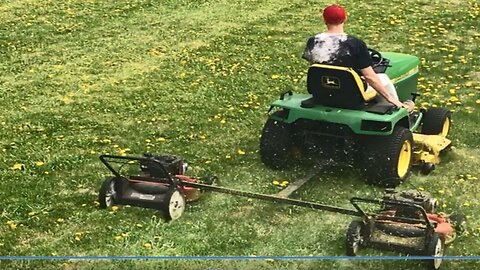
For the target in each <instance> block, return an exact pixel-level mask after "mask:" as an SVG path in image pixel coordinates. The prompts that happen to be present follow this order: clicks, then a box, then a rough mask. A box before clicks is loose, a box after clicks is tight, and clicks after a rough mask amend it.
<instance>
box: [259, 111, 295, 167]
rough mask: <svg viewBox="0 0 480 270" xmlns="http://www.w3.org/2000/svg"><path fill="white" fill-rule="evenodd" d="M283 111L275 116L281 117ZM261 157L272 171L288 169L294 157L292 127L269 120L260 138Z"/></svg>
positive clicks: (274, 114)
mask: <svg viewBox="0 0 480 270" xmlns="http://www.w3.org/2000/svg"><path fill="white" fill-rule="evenodd" d="M282 113H283V112H281V111H279V112H275V113H273V116H277V117H281V116H282ZM260 157H261V160H262V162H263V163H264V164H265V165H267V166H268V167H270V168H272V169H281V168H285V167H288V165H290V162H291V157H292V138H291V132H290V125H289V124H287V123H284V122H282V121H278V120H275V119H272V118H269V119H268V120H267V122H266V123H265V125H264V127H263V131H262V136H261V138H260Z"/></svg>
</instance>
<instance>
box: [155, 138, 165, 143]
mask: <svg viewBox="0 0 480 270" xmlns="http://www.w3.org/2000/svg"><path fill="white" fill-rule="evenodd" d="M164 141H165V138H164V137H159V138H157V142H164Z"/></svg>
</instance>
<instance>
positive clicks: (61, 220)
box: [57, 218, 65, 223]
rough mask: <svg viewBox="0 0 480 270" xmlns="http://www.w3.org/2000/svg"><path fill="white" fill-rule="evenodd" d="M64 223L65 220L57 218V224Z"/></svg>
mask: <svg viewBox="0 0 480 270" xmlns="http://www.w3.org/2000/svg"><path fill="white" fill-rule="evenodd" d="M64 221H65V219H63V218H57V222H58V223H63V222H64Z"/></svg>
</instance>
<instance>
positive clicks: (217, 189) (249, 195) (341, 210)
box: [178, 180, 363, 216]
mask: <svg viewBox="0 0 480 270" xmlns="http://www.w3.org/2000/svg"><path fill="white" fill-rule="evenodd" d="M178 184H179V185H181V186H182V185H183V186H186V187H193V188H201V189H205V190H210V191H214V192H219V193H225V194H231V195H237V196H242V197H247V198H252V199H259V200H264V201H271V202H278V203H285V204H290V205H296V206H301V207H307V208H312V209H317V210H323V211H328V212H334V213H340V214H345V215H351V216H363V215H362V213H360V212H358V211H357V210H352V209H347V208H341V207H336V206H331V205H326V204H320V203H315V202H307V201H301V200H295V199H290V198H283V197H278V196H274V195H266V194H260V193H254V192H247V191H241V190H236V189H231V188H225V187H219V186H213V185H207V184H200V183H193V182H186V181H181V180H179V181H178Z"/></svg>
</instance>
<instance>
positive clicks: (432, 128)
mask: <svg viewBox="0 0 480 270" xmlns="http://www.w3.org/2000/svg"><path fill="white" fill-rule="evenodd" d="M450 128H451V119H450V112H449V111H447V110H445V109H443V108H431V109H428V110H427V111H425V112H424V113H423V117H422V130H421V133H422V134H426V135H440V136H442V137H444V138H446V137H447V136H448V133H449V132H450Z"/></svg>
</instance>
